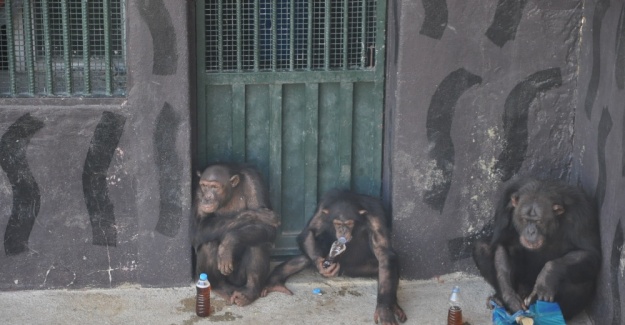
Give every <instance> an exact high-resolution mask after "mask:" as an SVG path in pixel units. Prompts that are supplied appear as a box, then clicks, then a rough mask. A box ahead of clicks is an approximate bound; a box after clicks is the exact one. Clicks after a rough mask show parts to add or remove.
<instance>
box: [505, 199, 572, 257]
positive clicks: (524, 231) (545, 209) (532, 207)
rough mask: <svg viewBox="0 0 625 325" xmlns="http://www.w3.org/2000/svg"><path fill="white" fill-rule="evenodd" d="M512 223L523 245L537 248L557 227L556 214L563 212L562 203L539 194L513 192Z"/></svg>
mask: <svg viewBox="0 0 625 325" xmlns="http://www.w3.org/2000/svg"><path fill="white" fill-rule="evenodd" d="M511 204H512V206H513V207H514V214H513V224H514V227H515V229H516V230H517V232H518V233H519V240H520V242H521V245H523V247H525V248H527V249H529V250H538V249H540V248H541V247H543V245H544V244H545V242H547V241H548V239H549V238H550V237H551V236H552V235H554V234H555V232H556V231H557V229H558V223H559V219H558V216H559V215H561V214H563V213H564V208H563V207H562V205H559V204H556V203H554V202H553V201H552V200H551V199H550V198H547V197H541V196H539V195H518V194H514V195H513V196H512V199H511Z"/></svg>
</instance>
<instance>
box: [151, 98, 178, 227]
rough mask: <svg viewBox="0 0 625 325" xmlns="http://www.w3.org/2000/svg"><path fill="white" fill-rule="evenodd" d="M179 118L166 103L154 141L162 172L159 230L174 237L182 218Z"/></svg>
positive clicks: (160, 176)
mask: <svg viewBox="0 0 625 325" xmlns="http://www.w3.org/2000/svg"><path fill="white" fill-rule="evenodd" d="M179 124H180V117H179V116H178V115H176V112H175V111H174V110H173V108H172V107H171V105H170V104H169V103H167V102H166V103H165V105H163V108H162V109H161V112H160V113H159V114H158V118H157V120H156V128H155V129H154V135H153V141H154V148H156V166H157V167H158V171H159V173H158V174H159V185H158V188H159V192H160V212H159V216H158V223H157V224H156V228H155V229H156V231H158V232H159V233H161V234H163V235H165V236H168V237H175V236H176V235H177V234H178V230H179V229H180V222H181V220H180V218H181V217H182V200H183V199H182V193H181V188H180V186H179V184H180V183H181V179H182V162H181V159H180V157H179V156H178V153H177V151H176V136H175V135H176V134H178V128H179Z"/></svg>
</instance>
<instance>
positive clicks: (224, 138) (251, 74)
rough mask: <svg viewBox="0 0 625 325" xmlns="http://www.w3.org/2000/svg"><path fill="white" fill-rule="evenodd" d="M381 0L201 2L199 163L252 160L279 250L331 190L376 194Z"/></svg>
mask: <svg viewBox="0 0 625 325" xmlns="http://www.w3.org/2000/svg"><path fill="white" fill-rule="evenodd" d="M385 17H386V1H385V0H325V1H318V0H315V1H313V0H217V1H211V0H203V1H197V21H198V24H197V46H198V112H197V117H198V121H197V130H198V142H197V143H198V148H197V152H198V156H197V159H198V165H199V166H205V165H207V164H209V163H212V162H216V161H235V162H248V163H251V164H254V165H256V166H257V167H258V168H259V169H260V170H261V171H262V173H263V174H264V175H265V178H266V180H267V182H268V184H269V188H270V191H271V200H272V204H273V207H274V209H275V210H276V211H277V212H278V213H279V214H280V215H281V218H282V226H281V230H280V234H279V236H278V239H277V241H276V247H275V250H274V254H275V255H289V254H294V253H295V252H297V245H296V243H295V237H296V236H297V234H298V233H299V232H300V231H301V230H302V228H303V227H304V225H305V223H306V221H307V220H308V218H310V217H311V216H312V215H313V214H314V211H315V207H316V204H317V199H318V198H319V197H320V195H321V194H323V193H324V192H325V191H327V190H329V189H331V188H334V187H340V188H346V189H353V190H355V191H358V192H360V193H364V194H370V195H375V196H378V195H380V192H381V178H382V127H383V97H384V54H385V50H384V35H385V32H384V28H385Z"/></svg>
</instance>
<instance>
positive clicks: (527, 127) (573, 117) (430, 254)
mask: <svg viewBox="0 0 625 325" xmlns="http://www.w3.org/2000/svg"><path fill="white" fill-rule="evenodd" d="M623 8H624V6H623V1H614V0H613V1H607V0H606V1H581V0H580V1H559V0H553V1H498V2H495V1H451V0H448V1H427V0H423V1H391V2H390V4H389V22H390V23H389V33H388V48H389V55H388V76H389V78H388V81H387V92H386V94H387V99H386V100H387V111H386V117H387V119H386V121H387V124H386V127H387V128H386V130H387V133H386V135H387V138H386V139H387V153H388V156H387V158H386V159H387V169H386V177H387V180H388V181H389V183H388V192H389V193H387V195H388V197H390V198H391V206H392V208H393V217H394V224H393V231H394V245H395V247H396V249H397V250H398V252H399V254H400V260H401V265H402V266H401V274H402V276H404V277H406V278H429V277H433V276H437V275H440V274H445V273H449V272H453V271H465V272H470V273H476V269H475V266H474V265H473V261H472V259H471V258H470V254H469V253H470V248H471V245H472V242H473V240H474V239H475V237H477V236H479V235H480V230H481V229H482V227H483V226H484V224H485V222H486V221H487V220H489V218H491V216H492V212H493V207H492V202H493V199H494V198H495V197H496V194H497V192H498V191H499V190H500V189H501V188H502V186H504V185H505V184H506V182H507V181H508V180H509V179H511V178H514V177H522V176H526V175H532V176H538V177H554V178H560V179H564V180H566V181H568V182H570V183H573V184H579V185H580V186H581V187H583V188H584V190H586V192H588V193H589V194H590V195H593V196H594V197H595V198H596V201H597V203H598V205H600V206H601V213H600V218H601V235H602V243H603V255H604V263H603V268H602V271H601V278H600V286H599V289H598V291H597V299H596V300H595V304H594V305H593V308H592V310H591V312H592V314H593V317H594V318H595V319H596V320H597V321H598V324H622V323H623V322H624V321H625V320H623V318H622V315H621V309H622V307H623V305H624V301H623V300H625V299H621V298H620V296H622V295H623V294H624V293H625V290H624V286H625V283H624V281H623V272H622V270H623V269H624V268H625V267H624V266H623V261H624V260H625V259H623V255H622V246H623V225H622V223H621V222H620V219H621V218H622V217H621V216H622V215H623V209H625V206H624V205H623V204H622V198H623V197H624V194H625V193H624V192H625V183H624V179H623V178H624V177H625V170H624V167H623V166H624V157H623V156H624V152H625V150H624V146H625V141H624V137H625V135H624V128H623V127H624V125H625V116H624V114H623V105H624V104H623V103H624V102H625V101H624V99H623V78H625V31H623V24H624V23H623V22H622V21H621V20H622V19H623V18H622V16H623V14H622V12H623V10H624V9H623Z"/></svg>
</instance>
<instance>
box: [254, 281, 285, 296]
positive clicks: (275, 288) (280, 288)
mask: <svg viewBox="0 0 625 325" xmlns="http://www.w3.org/2000/svg"><path fill="white" fill-rule="evenodd" d="M271 292H282V293H284V294H287V295H289V296H292V295H293V292H292V291H291V290H289V289H288V288H287V287H286V286H285V285H284V284H282V283H278V284H273V285H267V286H266V287H265V288H264V289H263V291H261V292H260V296H261V297H267V295H268V294H269V293H271Z"/></svg>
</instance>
